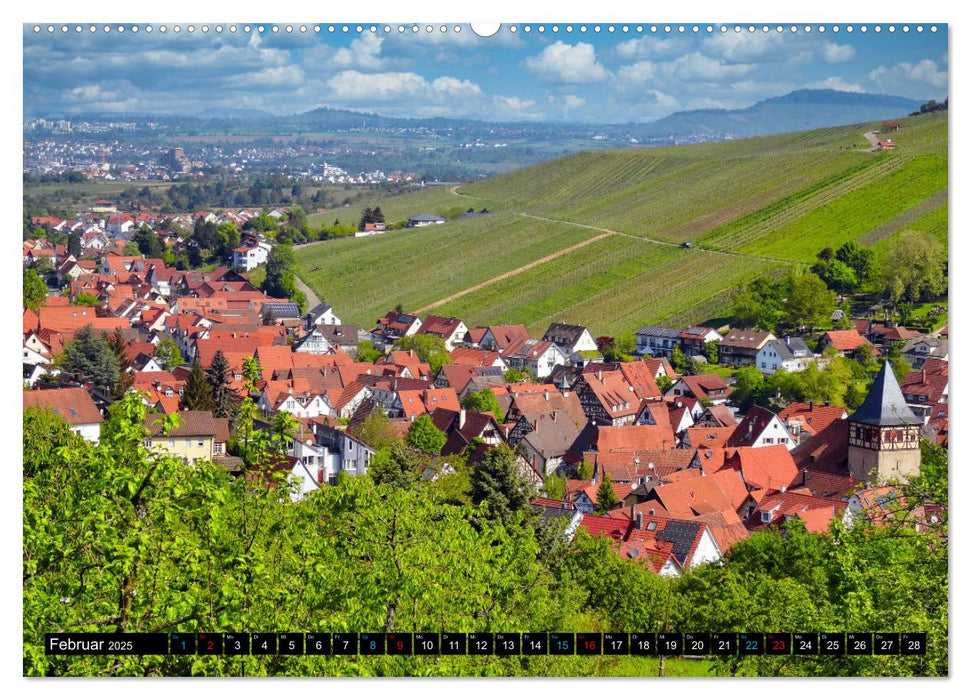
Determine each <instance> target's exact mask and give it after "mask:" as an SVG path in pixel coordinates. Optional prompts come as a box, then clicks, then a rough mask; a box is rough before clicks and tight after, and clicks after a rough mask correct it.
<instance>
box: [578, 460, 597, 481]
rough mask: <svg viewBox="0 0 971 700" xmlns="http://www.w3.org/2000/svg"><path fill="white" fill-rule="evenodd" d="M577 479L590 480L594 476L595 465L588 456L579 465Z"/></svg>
mask: <svg viewBox="0 0 971 700" xmlns="http://www.w3.org/2000/svg"><path fill="white" fill-rule="evenodd" d="M576 471H577V479H580V480H582V481H590V479H592V478H593V465H592V464H591V463H590V462H589V460H587V459H586V458H584V459H583V461H582V462H580V464H579V465H577V470H576Z"/></svg>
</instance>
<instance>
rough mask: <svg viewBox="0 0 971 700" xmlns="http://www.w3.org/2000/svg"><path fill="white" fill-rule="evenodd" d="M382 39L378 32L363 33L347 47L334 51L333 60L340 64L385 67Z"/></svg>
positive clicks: (359, 66) (360, 66)
mask: <svg viewBox="0 0 971 700" xmlns="http://www.w3.org/2000/svg"><path fill="white" fill-rule="evenodd" d="M381 42H382V39H381V37H379V36H378V35H377V34H371V33H367V34H362V35H361V36H360V37H358V38H357V39H355V40H354V41H352V42H351V45H350V46H348V47H346V48H340V49H337V51H335V52H334V56H333V61H334V63H336V64H337V65H338V66H345V67H351V66H354V67H357V68H368V69H371V70H376V69H379V68H382V67H384V63H385V62H384V61H383V60H382V59H381Z"/></svg>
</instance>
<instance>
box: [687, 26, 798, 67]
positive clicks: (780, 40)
mask: <svg viewBox="0 0 971 700" xmlns="http://www.w3.org/2000/svg"><path fill="white" fill-rule="evenodd" d="M793 38H794V37H790V36H788V35H786V34H781V33H779V32H768V33H765V32H755V33H749V32H738V33H736V32H724V33H719V34H716V35H714V36H712V37H711V38H710V39H708V40H707V41H705V42H704V43H703V44H702V47H703V51H704V52H705V53H707V54H710V55H713V56H717V57H719V58H722V59H724V60H726V61H731V62H735V63H752V62H755V63H765V62H769V61H785V60H787V59H789V58H790V57H791V56H792V51H793V41H792V39H793Z"/></svg>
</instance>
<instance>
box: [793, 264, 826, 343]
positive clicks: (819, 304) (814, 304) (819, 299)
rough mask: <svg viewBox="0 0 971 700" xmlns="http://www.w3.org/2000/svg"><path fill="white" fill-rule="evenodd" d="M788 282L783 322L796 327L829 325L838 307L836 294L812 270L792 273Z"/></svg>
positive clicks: (808, 327) (811, 328)
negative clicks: (834, 310)
mask: <svg viewBox="0 0 971 700" xmlns="http://www.w3.org/2000/svg"><path fill="white" fill-rule="evenodd" d="M787 282H788V284H787V286H788V294H787V296H786V299H785V301H784V302H783V307H782V318H783V322H784V323H785V324H786V325H787V326H789V327H790V328H796V329H804V328H807V329H809V330H814V329H816V328H823V327H825V326H827V325H828V323H829V320H830V318H831V317H832V315H833V309H835V308H836V294H835V293H834V292H832V291H830V290H829V289H827V288H826V283H825V282H823V281H822V280H821V279H819V277H817V276H816V275H814V274H813V273H812V272H803V273H801V274H800V273H792V274H790V275H789V278H788V280H787Z"/></svg>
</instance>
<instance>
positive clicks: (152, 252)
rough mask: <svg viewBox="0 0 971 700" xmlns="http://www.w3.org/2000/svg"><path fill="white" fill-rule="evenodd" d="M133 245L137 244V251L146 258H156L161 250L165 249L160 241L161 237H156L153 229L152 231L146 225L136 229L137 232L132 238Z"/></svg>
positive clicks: (160, 253)
mask: <svg viewBox="0 0 971 700" xmlns="http://www.w3.org/2000/svg"><path fill="white" fill-rule="evenodd" d="M132 240H133V241H134V242H135V245H137V246H138V250H139V252H140V253H141V254H142V255H144V256H145V257H146V258H157V257H159V256H161V255H162V251H164V250H165V245H164V244H163V243H162V239H161V238H159V237H158V234H156V233H155V232H154V231H152V230H151V229H150V228H148V226H145V225H142V226H141V227H140V228H139V229H138V233H136V234H135V237H134V238H133V239H132Z"/></svg>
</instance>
